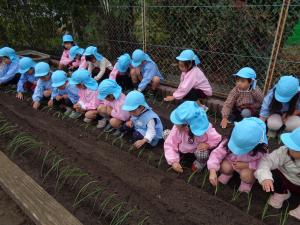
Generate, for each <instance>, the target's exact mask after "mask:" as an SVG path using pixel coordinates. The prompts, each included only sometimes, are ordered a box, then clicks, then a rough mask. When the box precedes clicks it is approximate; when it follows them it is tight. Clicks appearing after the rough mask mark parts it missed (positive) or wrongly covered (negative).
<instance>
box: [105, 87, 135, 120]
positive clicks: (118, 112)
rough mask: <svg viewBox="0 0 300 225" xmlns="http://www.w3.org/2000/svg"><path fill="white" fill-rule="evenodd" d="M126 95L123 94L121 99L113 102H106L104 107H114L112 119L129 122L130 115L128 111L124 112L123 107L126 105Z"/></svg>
mask: <svg viewBox="0 0 300 225" xmlns="http://www.w3.org/2000/svg"><path fill="white" fill-rule="evenodd" d="M125 97H126V95H124V94H123V93H121V96H120V98H119V99H116V100H114V101H112V102H110V101H106V100H105V101H104V105H107V106H110V107H112V111H111V117H114V118H116V119H119V120H122V121H127V120H129V117H130V114H129V112H127V111H124V110H122V105H123V104H124V101H125Z"/></svg>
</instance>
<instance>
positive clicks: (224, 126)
mask: <svg viewBox="0 0 300 225" xmlns="http://www.w3.org/2000/svg"><path fill="white" fill-rule="evenodd" d="M227 124H228V119H227V118H223V119H222V121H221V127H222V128H223V129H225V128H226V127H227Z"/></svg>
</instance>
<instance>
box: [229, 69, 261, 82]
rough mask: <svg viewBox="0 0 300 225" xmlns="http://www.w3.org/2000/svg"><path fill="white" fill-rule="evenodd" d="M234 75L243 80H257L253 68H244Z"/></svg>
mask: <svg viewBox="0 0 300 225" xmlns="http://www.w3.org/2000/svg"><path fill="white" fill-rule="evenodd" d="M233 75H234V76H238V77H242V78H246V79H252V80H255V79H256V73H255V71H254V69H252V68H251V67H243V68H242V69H240V70H239V71H238V72H237V73H235V74H233Z"/></svg>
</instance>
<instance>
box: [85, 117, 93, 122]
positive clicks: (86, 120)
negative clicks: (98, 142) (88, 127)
mask: <svg viewBox="0 0 300 225" xmlns="http://www.w3.org/2000/svg"><path fill="white" fill-rule="evenodd" d="M83 122H85V123H90V122H92V119H89V118H86V117H85V118H84V119H83Z"/></svg>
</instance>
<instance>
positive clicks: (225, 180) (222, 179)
mask: <svg viewBox="0 0 300 225" xmlns="http://www.w3.org/2000/svg"><path fill="white" fill-rule="evenodd" d="M231 177H232V175H226V174H224V173H222V174H221V175H220V176H219V177H218V181H219V182H220V183H221V184H227V183H228V182H229V180H230V179H231Z"/></svg>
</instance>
